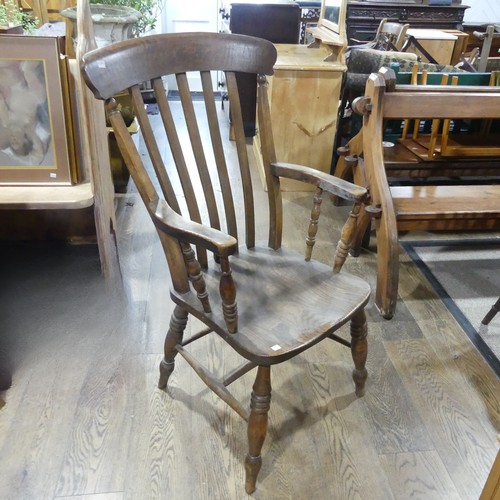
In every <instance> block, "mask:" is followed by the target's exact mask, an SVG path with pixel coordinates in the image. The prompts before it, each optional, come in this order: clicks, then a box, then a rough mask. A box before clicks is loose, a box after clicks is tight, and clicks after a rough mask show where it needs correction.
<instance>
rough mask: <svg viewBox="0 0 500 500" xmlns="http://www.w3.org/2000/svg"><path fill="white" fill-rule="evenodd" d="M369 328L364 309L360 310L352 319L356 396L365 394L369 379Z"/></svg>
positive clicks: (353, 374) (352, 350)
mask: <svg viewBox="0 0 500 500" xmlns="http://www.w3.org/2000/svg"><path fill="white" fill-rule="evenodd" d="M367 335H368V327H367V324H366V314H365V311H364V309H362V308H361V309H359V310H358V311H357V312H356V314H355V315H354V316H353V317H352V319H351V354H352V359H353V361H354V370H353V372H352V378H353V380H354V383H355V385H356V389H355V392H356V396H358V397H361V396H363V395H364V394H365V382H366V379H367V377H368V372H367V371H366V368H365V365H366V357H367V354H368V341H367Z"/></svg>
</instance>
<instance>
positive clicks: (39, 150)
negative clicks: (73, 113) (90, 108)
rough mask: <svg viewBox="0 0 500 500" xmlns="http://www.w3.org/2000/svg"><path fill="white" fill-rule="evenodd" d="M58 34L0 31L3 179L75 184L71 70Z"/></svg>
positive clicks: (3, 181) (0, 170)
mask: <svg viewBox="0 0 500 500" xmlns="http://www.w3.org/2000/svg"><path fill="white" fill-rule="evenodd" d="M59 54H60V52H59V47H58V41H57V38H52V37H35V36H16V35H13V36H9V35H2V36H0V184H4V185H5V184H10V185H15V184H22V185H29V184H50V185H52V184H63V185H67V184H71V183H72V182H73V181H74V173H75V171H76V168H75V159H74V158H72V157H73V156H74V154H71V155H70V152H71V153H74V149H73V143H72V137H73V135H72V131H71V126H68V124H70V123H71V121H70V113H69V101H68V96H67V93H66V92H65V90H67V80H65V78H66V77H67V75H66V74H65V73H64V72H63V71H62V70H63V68H62V63H61V61H62V60H61V58H60V55H59Z"/></svg>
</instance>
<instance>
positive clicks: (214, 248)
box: [149, 199, 238, 257]
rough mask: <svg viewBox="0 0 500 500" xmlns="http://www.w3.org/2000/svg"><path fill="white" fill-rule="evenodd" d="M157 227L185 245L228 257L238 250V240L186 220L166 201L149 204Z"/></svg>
mask: <svg viewBox="0 0 500 500" xmlns="http://www.w3.org/2000/svg"><path fill="white" fill-rule="evenodd" d="M149 210H150V213H151V215H152V218H153V222H154V225H155V227H156V228H157V229H158V230H160V231H163V232H164V233H167V234H169V235H170V236H174V237H175V238H178V239H179V240H181V241H183V242H185V243H192V244H193V245H199V246H201V247H203V248H206V249H207V250H209V251H211V252H214V253H216V254H217V255H220V256H221V257H227V256H229V255H232V254H233V253H235V252H236V251H237V249H238V240H237V239H236V238H233V237H232V236H229V235H227V234H225V233H223V232H222V231H219V230H218V229H213V228H211V227H208V226H204V225H203V224H199V223H198V222H193V221H191V220H189V219H186V218H185V217H183V216H182V215H179V214H178V213H177V212H175V211H174V210H172V208H170V207H169V206H168V204H167V203H166V202H165V200H160V199H159V200H155V201H152V202H151V203H150V204H149Z"/></svg>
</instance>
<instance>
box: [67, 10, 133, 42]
mask: <svg viewBox="0 0 500 500" xmlns="http://www.w3.org/2000/svg"><path fill="white" fill-rule="evenodd" d="M90 13H91V15H92V22H93V24H94V36H95V41H96V43H97V47H98V48H100V47H104V46H106V45H110V44H111V43H115V42H121V41H122V40H127V39H128V38H132V28H133V27H134V24H135V23H136V22H137V21H138V20H139V19H140V17H141V15H142V14H141V13H140V12H139V11H137V10H135V9H132V8H131V7H125V6H121V5H104V4H97V3H91V4H90ZM61 15H62V16H64V17H66V18H68V19H69V20H70V21H71V22H72V23H73V24H74V25H75V30H74V33H75V37H76V36H77V33H76V7H68V8H67V9H64V10H63V11H61Z"/></svg>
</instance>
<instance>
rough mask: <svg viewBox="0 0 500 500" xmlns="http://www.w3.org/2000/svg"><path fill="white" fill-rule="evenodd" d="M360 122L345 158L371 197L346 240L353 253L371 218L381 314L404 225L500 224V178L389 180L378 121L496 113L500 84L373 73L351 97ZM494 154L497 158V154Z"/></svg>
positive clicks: (388, 301) (392, 284)
mask: <svg viewBox="0 0 500 500" xmlns="http://www.w3.org/2000/svg"><path fill="white" fill-rule="evenodd" d="M355 109H356V112H358V113H360V114H362V115H363V130H362V134H360V136H359V137H357V138H355V139H356V141H354V142H353V143H352V145H351V146H352V150H353V151H352V152H351V153H350V154H351V155H352V156H348V157H346V158H344V161H345V160H347V162H346V163H347V164H348V165H349V168H351V169H352V171H353V175H354V180H355V183H357V184H360V185H364V186H366V187H367V188H368V189H369V192H370V196H371V201H370V205H369V206H368V207H365V210H360V211H359V216H358V217H357V218H356V225H355V228H354V229H353V233H352V235H350V236H349V237H348V238H347V240H348V243H349V245H350V247H351V253H352V254H354V255H356V254H357V253H358V249H359V245H360V242H361V240H362V236H363V235H364V233H365V231H366V230H367V228H368V227H369V224H370V222H371V219H373V220H374V226H375V232H376V241H377V290H376V298H375V302H376V305H377V307H378V309H379V310H380V312H381V314H382V315H383V316H384V317H385V318H388V319H389V318H391V317H392V316H393V314H394V311H395V307H396V300H397V291H398V275H399V240H398V231H402V230H405V231H406V230H414V229H418V230H454V231H457V230H479V229H481V230H483V229H488V230H492V229H499V228H500V185H496V184H488V185H475V184H467V183H462V185H440V184H439V182H436V184H434V185H408V186H391V185H390V184H389V181H388V173H387V169H386V161H385V159H384V148H383V145H382V143H383V132H384V123H385V121H386V120H389V119H405V118H414V119H421V120H428V119H439V120H445V119H466V120H469V119H475V118H486V119H490V118H491V119H494V118H499V117H500V88H495V87H470V86H467V87H457V86H448V85H446V86H430V85H413V86H405V85H403V86H398V85H395V75H394V72H393V71H392V70H387V69H383V70H381V71H380V72H379V73H378V74H372V75H371V76H370V78H369V80H368V82H367V86H366V93H365V96H364V97H362V98H359V99H358V100H357V101H356V102H355ZM495 161H496V162H498V158H496V160H495Z"/></svg>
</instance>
